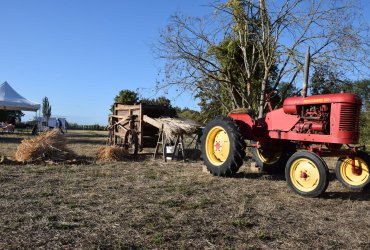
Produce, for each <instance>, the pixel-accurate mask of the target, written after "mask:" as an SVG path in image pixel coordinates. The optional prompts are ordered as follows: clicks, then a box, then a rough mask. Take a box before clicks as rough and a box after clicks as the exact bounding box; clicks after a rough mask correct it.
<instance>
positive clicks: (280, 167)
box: [252, 141, 296, 174]
mask: <svg viewBox="0 0 370 250" xmlns="http://www.w3.org/2000/svg"><path fill="white" fill-rule="evenodd" d="M295 152H296V145H295V144H294V143H292V142H284V141H280V142H274V141H269V142H264V143H259V142H257V146H256V147H253V148H252V155H253V159H254V161H255V162H256V165H257V167H259V169H260V170H261V171H264V172H267V173H268V174H281V173H284V169H285V165H286V163H287V161H288V159H289V157H290V156H292V155H293V154H294V153H295Z"/></svg>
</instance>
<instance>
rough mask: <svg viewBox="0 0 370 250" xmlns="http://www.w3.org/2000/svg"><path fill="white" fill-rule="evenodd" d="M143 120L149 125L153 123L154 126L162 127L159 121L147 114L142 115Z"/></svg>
mask: <svg viewBox="0 0 370 250" xmlns="http://www.w3.org/2000/svg"><path fill="white" fill-rule="evenodd" d="M143 121H144V122H146V123H149V124H150V125H153V126H154V127H157V128H159V129H162V125H163V124H162V123H161V122H158V121H156V120H154V119H153V118H150V117H149V116H147V115H144V116H143Z"/></svg>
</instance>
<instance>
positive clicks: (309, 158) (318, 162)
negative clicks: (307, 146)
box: [285, 151, 329, 197]
mask: <svg viewBox="0 0 370 250" xmlns="http://www.w3.org/2000/svg"><path fill="white" fill-rule="evenodd" d="M285 177H286V181H287V183H288V186H289V187H290V189H291V190H292V191H293V192H295V193H297V194H299V195H301V196H305V197H317V196H319V195H321V194H322V193H323V192H325V190H326V188H327V187H328V184H329V170H328V167H327V165H326V163H325V162H324V160H323V159H321V158H320V157H319V156H318V155H316V154H314V153H311V152H308V151H302V152H297V153H295V154H293V155H292V156H291V157H290V158H289V160H288V162H287V165H286V168H285Z"/></svg>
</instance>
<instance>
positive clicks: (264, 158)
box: [256, 148, 281, 165]
mask: <svg viewBox="0 0 370 250" xmlns="http://www.w3.org/2000/svg"><path fill="white" fill-rule="evenodd" d="M256 151H257V156H258V158H259V159H260V160H261V161H262V162H263V163H265V164H270V165H271V164H275V163H276V162H278V161H279V159H280V157H281V151H279V152H276V153H274V154H273V155H271V156H266V155H263V154H262V152H261V150H260V149H258V148H257V150H256Z"/></svg>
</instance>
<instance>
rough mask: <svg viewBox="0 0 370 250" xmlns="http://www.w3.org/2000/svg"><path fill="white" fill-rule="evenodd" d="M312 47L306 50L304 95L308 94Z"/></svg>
mask: <svg viewBox="0 0 370 250" xmlns="http://www.w3.org/2000/svg"><path fill="white" fill-rule="evenodd" d="M310 60H311V56H310V47H308V48H307V52H306V59H305V62H304V72H303V88H302V97H303V98H304V97H306V96H307V88H308V77H309V75H310Z"/></svg>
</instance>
